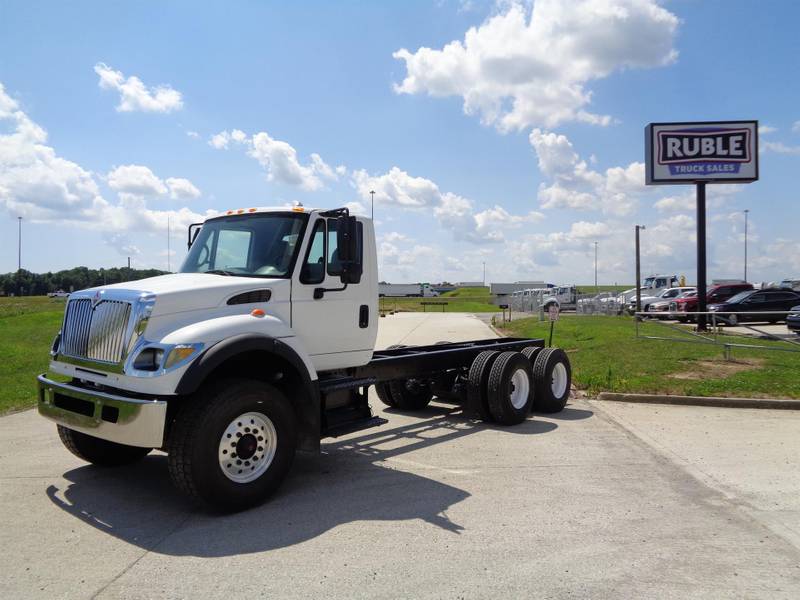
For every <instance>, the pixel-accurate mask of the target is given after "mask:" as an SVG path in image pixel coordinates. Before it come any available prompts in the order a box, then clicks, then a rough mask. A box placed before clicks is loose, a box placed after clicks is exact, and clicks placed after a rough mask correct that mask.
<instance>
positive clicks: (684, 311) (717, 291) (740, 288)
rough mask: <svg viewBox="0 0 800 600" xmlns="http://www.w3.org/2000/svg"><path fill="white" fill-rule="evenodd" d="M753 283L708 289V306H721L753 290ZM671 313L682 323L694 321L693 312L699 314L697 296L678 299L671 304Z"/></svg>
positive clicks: (713, 286) (726, 284)
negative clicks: (738, 295)
mask: <svg viewBox="0 0 800 600" xmlns="http://www.w3.org/2000/svg"><path fill="white" fill-rule="evenodd" d="M752 289H753V284H752V283H745V282H741V283H724V284H719V285H712V286H710V287H709V288H708V292H707V296H706V298H707V302H708V304H719V303H720V302H725V301H726V300H727V299H728V298H732V297H733V296H735V295H736V294H738V293H740V292H744V291H747V290H752ZM669 311H670V312H671V313H675V314H676V315H677V318H678V320H679V321H680V322H681V323H686V322H687V321H694V315H693V314H691V313H693V312H697V296H690V297H687V298H676V299H675V301H674V302H673V303H672V304H670V307H669Z"/></svg>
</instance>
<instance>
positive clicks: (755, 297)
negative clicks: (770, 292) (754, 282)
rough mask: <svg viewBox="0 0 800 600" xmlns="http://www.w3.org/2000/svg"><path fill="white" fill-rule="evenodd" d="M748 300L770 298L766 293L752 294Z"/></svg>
mask: <svg viewBox="0 0 800 600" xmlns="http://www.w3.org/2000/svg"><path fill="white" fill-rule="evenodd" d="M749 300H750V302H767V301H768V300H770V298H768V297H767V295H766V294H753V295H752V296H750V298H749Z"/></svg>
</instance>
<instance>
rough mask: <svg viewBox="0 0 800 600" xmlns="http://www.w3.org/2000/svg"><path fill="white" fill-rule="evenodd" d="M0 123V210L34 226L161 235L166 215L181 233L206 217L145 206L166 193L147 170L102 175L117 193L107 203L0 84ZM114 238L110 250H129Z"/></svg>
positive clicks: (88, 176)
mask: <svg viewBox="0 0 800 600" xmlns="http://www.w3.org/2000/svg"><path fill="white" fill-rule="evenodd" d="M0 122H5V123H7V124H8V125H9V128H10V130H11V131H10V133H7V134H0V209H2V210H5V211H6V212H7V213H10V214H12V215H14V216H22V217H24V218H25V219H26V220H30V221H33V222H40V223H57V224H60V225H69V226H76V227H84V228H87V229H93V230H97V231H102V232H104V233H106V234H108V235H113V234H115V233H120V232H162V231H163V230H164V229H165V227H166V220H167V215H169V216H170V218H171V221H172V224H173V226H174V227H175V228H176V230H177V229H178V228H183V227H186V226H188V225H189V223H196V222H198V221H202V220H203V219H204V218H206V216H210V215H211V214H213V213H212V212H211V211H209V212H207V213H206V215H205V216H204V215H201V214H197V213H195V212H193V211H191V210H189V209H188V208H186V207H182V208H179V209H176V210H170V211H158V210H152V209H150V208H148V207H147V204H146V202H145V197H146V196H153V195H156V196H160V195H163V194H166V193H167V186H166V185H165V184H164V183H163V182H162V181H161V180H160V179H159V178H158V177H157V176H156V175H154V174H153V172H152V171H151V170H150V169H148V168H147V167H143V166H141V165H124V166H122V167H117V168H115V169H113V170H112V171H111V172H110V173H109V174H108V176H107V182H108V185H109V187H110V188H111V189H114V190H115V191H117V192H118V194H119V202H118V203H117V204H112V203H111V202H109V201H107V200H106V199H105V198H103V196H102V194H101V193H100V189H99V186H98V184H97V181H96V176H95V175H94V174H93V173H92V172H90V171H87V170H86V169H84V168H82V167H81V166H80V165H78V164H77V163H75V162H72V161H70V160H67V159H65V158H62V157H60V156H58V154H57V153H56V151H55V150H54V149H53V148H52V147H50V146H48V145H47V143H46V142H47V132H46V131H45V130H44V129H43V128H41V127H40V126H39V125H37V124H36V123H34V122H33V121H32V120H31V119H30V118H29V117H28V115H27V114H25V112H23V111H22V110H21V109H20V107H19V104H18V103H17V102H16V101H15V100H13V99H12V98H11V97H10V96H8V94H6V92H5V88H4V87H3V85H2V84H0ZM121 239H122V238H114V240H115V241H114V245H117V246H120V247H123V246H125V247H127V250H129V251H130V252H131V253H134V246H132V245H131V244H129V243H128V242H125V241H124V240H123V241H119V240H121Z"/></svg>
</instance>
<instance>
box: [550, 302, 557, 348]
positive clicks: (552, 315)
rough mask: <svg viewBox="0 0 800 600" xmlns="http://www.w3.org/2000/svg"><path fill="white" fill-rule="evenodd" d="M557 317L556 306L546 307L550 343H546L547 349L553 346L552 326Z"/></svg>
mask: <svg viewBox="0 0 800 600" xmlns="http://www.w3.org/2000/svg"><path fill="white" fill-rule="evenodd" d="M558 315H559V308H558V306H556V305H555V304H551V305H550V306H548V307H547V316H548V317H549V319H550V341H549V342H548V343H547V345H548V346H549V347H552V346H553V326H554V325H555V324H556V321H558Z"/></svg>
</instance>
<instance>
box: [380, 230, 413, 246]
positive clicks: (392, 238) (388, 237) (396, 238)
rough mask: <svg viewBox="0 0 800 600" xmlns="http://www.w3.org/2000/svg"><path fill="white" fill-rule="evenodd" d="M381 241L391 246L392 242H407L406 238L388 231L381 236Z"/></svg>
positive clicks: (402, 234)
mask: <svg viewBox="0 0 800 600" xmlns="http://www.w3.org/2000/svg"><path fill="white" fill-rule="evenodd" d="M381 239H382V240H383V241H385V242H389V243H390V244H391V243H393V242H406V241H408V236H407V235H405V234H404V233H399V232H397V231H390V232H389V233H385V234H383V235H382V236H381Z"/></svg>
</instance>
